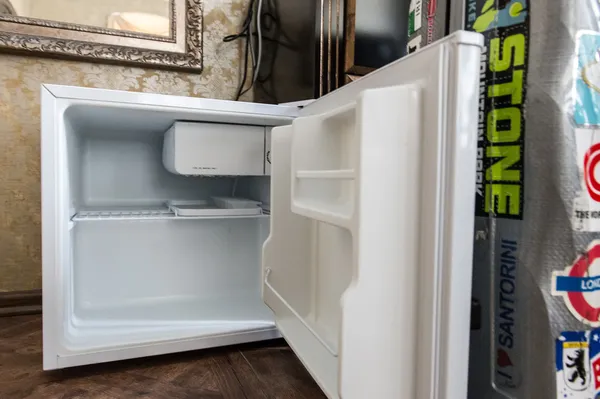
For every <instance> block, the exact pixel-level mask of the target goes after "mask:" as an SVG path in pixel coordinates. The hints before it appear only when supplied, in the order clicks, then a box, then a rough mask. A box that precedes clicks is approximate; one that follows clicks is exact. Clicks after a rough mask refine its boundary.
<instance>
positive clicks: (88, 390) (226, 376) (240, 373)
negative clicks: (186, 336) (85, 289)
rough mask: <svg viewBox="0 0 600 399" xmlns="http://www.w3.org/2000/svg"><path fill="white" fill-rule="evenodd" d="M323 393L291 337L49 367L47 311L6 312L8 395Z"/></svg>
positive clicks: (101, 397) (0, 377)
mask: <svg viewBox="0 0 600 399" xmlns="http://www.w3.org/2000/svg"><path fill="white" fill-rule="evenodd" d="M25 398H27V399H37V398H40V399H59V398H60V399H75V398H86V399H87V398H94V399H95V398H98V399H109V398H110V399H128V398H152V399H217V398H224V399H225V398H226V399H270V398H277V399H279V398H281V399H296V398H297V399H300V398H308V399H323V398H325V396H324V395H323V393H322V392H321V390H320V389H319V388H318V386H317V385H316V383H315V382H314V381H313V380H312V378H311V377H310V375H309V374H308V372H307V371H306V370H305V369H304V368H303V366H302V364H301V363H300V361H299V360H298V359H297V358H296V357H295V355H294V353H293V352H292V351H291V350H290V349H289V347H287V345H286V344H285V342H284V341H282V340H280V341H274V342H270V343H267V344H265V343H261V344H252V345H241V346H235V347H227V348H217V349H210V350H202V351H195V352H186V353H179V354H172V355H165V356H156V357H149V358H143V359H132V360H127V361H121V362H114V363H106V364H98V365H92V366H85V367H75V368H72V369H64V370H58V371H54V372H44V371H42V321H41V316H40V315H35V316H18V317H0V399H25Z"/></svg>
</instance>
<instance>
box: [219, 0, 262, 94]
mask: <svg viewBox="0 0 600 399" xmlns="http://www.w3.org/2000/svg"><path fill="white" fill-rule="evenodd" d="M254 1H255V0H250V4H249V5H248V13H247V14H246V19H245V20H244V25H243V26H242V30H241V31H240V32H239V33H236V34H234V35H228V36H225V37H224V38H223V41H224V42H232V41H234V40H237V39H240V38H244V37H245V38H246V45H245V50H244V68H243V73H242V80H241V81H240V84H239V87H238V91H237V94H236V96H235V99H236V100H239V99H240V97H241V96H242V95H244V93H246V92H247V91H248V90H250V89H251V88H252V84H251V85H250V86H249V87H248V88H247V89H246V90H244V85H245V84H246V78H247V77H248V50H249V47H250V44H251V43H250V42H251V39H250V37H251V35H250V34H249V32H250V26H251V25H252V20H253V15H254Z"/></svg>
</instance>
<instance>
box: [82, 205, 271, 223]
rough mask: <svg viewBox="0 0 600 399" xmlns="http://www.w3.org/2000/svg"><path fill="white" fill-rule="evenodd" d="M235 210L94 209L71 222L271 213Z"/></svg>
mask: <svg viewBox="0 0 600 399" xmlns="http://www.w3.org/2000/svg"><path fill="white" fill-rule="evenodd" d="M232 211H235V210H234V209H223V212H221V213H219V214H205V215H192V214H186V215H183V214H177V213H175V212H174V211H173V210H171V209H170V208H168V207H165V208H136V209H98V210H96V209H94V210H84V211H80V212H78V213H76V214H75V215H74V216H73V217H72V218H71V220H72V221H74V222H86V221H102V220H165V219H173V220H181V219H241V218H260V217H268V215H269V212H264V211H263V210H262V209H259V212H257V213H253V214H236V213H235V212H232Z"/></svg>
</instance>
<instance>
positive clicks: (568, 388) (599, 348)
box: [556, 329, 600, 399]
mask: <svg viewBox="0 0 600 399" xmlns="http://www.w3.org/2000/svg"><path fill="white" fill-rule="evenodd" d="M556 394H557V398H575V399H593V398H596V399H598V398H600V329H594V330H591V331H565V332H563V333H561V334H560V337H558V338H557V340H556Z"/></svg>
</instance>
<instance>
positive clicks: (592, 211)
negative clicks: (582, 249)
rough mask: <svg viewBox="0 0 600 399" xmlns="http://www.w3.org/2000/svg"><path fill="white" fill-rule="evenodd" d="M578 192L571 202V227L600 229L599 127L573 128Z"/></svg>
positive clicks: (581, 229)
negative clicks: (578, 179)
mask: <svg viewBox="0 0 600 399" xmlns="http://www.w3.org/2000/svg"><path fill="white" fill-rule="evenodd" d="M575 142H576V146H577V164H578V169H579V177H580V186H579V193H578V195H577V196H576V198H575V200H574V202H573V216H572V224H573V229H574V230H577V231H600V129H593V128H589V129H586V128H578V129H575Z"/></svg>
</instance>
